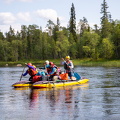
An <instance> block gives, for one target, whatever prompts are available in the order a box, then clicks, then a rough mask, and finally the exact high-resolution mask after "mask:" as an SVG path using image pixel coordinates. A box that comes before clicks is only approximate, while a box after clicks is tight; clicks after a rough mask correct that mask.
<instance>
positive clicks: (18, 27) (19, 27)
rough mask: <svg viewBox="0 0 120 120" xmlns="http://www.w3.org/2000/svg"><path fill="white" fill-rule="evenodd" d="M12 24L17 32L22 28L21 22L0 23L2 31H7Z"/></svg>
mask: <svg viewBox="0 0 120 120" xmlns="http://www.w3.org/2000/svg"><path fill="white" fill-rule="evenodd" d="M10 26H11V27H12V28H13V29H14V31H15V33H16V32H17V31H20V30H21V25H20V24H12V25H0V31H1V32H3V33H6V32H8V31H9V28H10Z"/></svg>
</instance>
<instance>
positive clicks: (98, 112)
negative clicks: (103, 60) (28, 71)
mask: <svg viewBox="0 0 120 120" xmlns="http://www.w3.org/2000/svg"><path fill="white" fill-rule="evenodd" d="M22 70H23V68H22V67H2V68H0V76H1V78H0V81H1V82H0V107H1V109H0V116H1V120H47V119H51V120H119V118H120V111H119V108H120V104H119V101H120V97H119V96H120V92H119V91H120V88H119V86H120V69H119V68H105V67H76V68H75V71H76V72H78V73H79V74H80V75H81V76H82V77H87V78H89V79H90V82H89V83H87V84H83V85H77V86H67V87H59V88H52V89H46V88H45V89H30V88H12V87H11V85H12V84H13V83H15V82H17V81H19V80H20V75H21V73H22ZM28 78H29V76H28V77H26V78H22V80H25V79H28Z"/></svg>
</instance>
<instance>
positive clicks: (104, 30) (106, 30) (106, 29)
mask: <svg viewBox="0 0 120 120" xmlns="http://www.w3.org/2000/svg"><path fill="white" fill-rule="evenodd" d="M101 6H102V7H101V14H103V16H102V17H101V37H102V38H107V37H108V36H109V34H110V31H111V27H110V25H111V24H110V22H109V17H110V19H111V16H110V15H109V12H107V9H108V5H107V2H106V0H103V4H101Z"/></svg>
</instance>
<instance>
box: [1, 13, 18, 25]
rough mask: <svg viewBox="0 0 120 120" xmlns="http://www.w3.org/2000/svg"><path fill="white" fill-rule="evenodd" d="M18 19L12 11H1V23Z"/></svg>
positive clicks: (9, 22) (8, 22) (10, 22)
mask: <svg viewBox="0 0 120 120" xmlns="http://www.w3.org/2000/svg"><path fill="white" fill-rule="evenodd" d="M15 21H16V17H15V16H14V15H13V14H12V13H10V12H1V13H0V24H12V23H14V22H15Z"/></svg>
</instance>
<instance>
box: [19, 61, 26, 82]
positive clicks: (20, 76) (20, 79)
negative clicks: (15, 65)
mask: <svg viewBox="0 0 120 120" xmlns="http://www.w3.org/2000/svg"><path fill="white" fill-rule="evenodd" d="M25 64H26V63H25ZM25 67H26V66H24V68H23V71H22V74H21V76H20V81H21V79H22V76H23V72H24V70H25Z"/></svg>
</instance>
